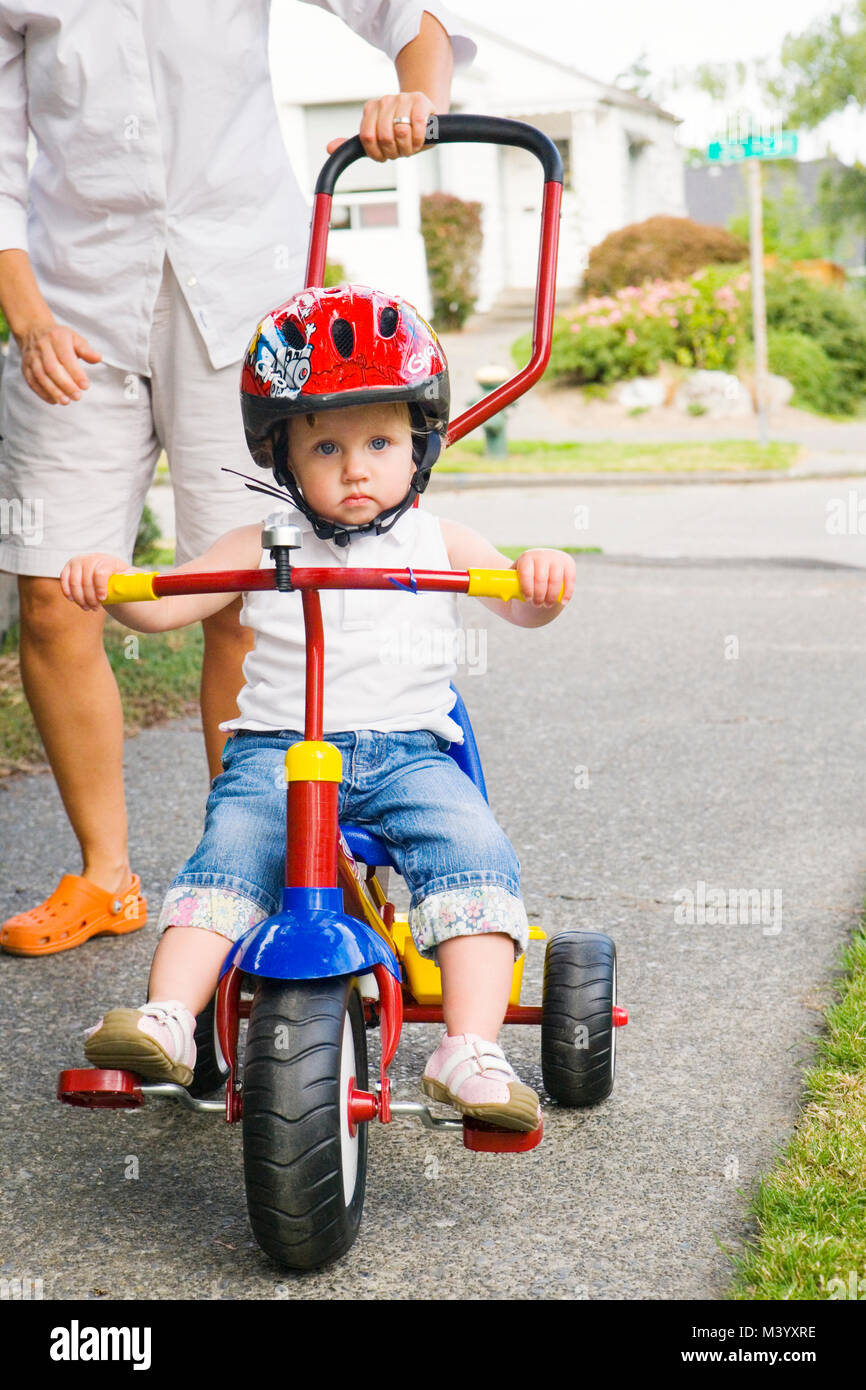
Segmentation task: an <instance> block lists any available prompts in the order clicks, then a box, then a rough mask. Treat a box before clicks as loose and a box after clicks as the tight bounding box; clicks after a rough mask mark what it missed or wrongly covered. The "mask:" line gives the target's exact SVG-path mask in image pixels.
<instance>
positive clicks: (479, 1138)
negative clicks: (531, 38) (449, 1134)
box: [463, 1115, 544, 1154]
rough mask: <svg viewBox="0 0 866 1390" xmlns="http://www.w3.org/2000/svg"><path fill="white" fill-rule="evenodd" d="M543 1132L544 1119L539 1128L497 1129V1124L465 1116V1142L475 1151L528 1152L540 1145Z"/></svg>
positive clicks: (468, 1147) (540, 1121) (539, 1123)
mask: <svg viewBox="0 0 866 1390" xmlns="http://www.w3.org/2000/svg"><path fill="white" fill-rule="evenodd" d="M543 1133H544V1121H543V1120H539V1122H538V1128H537V1129H530V1130H525V1129H497V1128H496V1126H495V1125H488V1124H485V1122H484V1120H473V1119H471V1118H470V1116H469V1115H464V1116H463V1143H464V1144H465V1146H466V1148H467V1149H472V1150H473V1151H474V1152H475V1153H498V1154H522V1153H526V1152H527V1150H529V1149H535V1148H537V1147H538V1145H539V1144H540V1143H541V1137H542V1135H543Z"/></svg>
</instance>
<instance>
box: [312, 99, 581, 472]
mask: <svg viewBox="0 0 866 1390" xmlns="http://www.w3.org/2000/svg"><path fill="white" fill-rule="evenodd" d="M426 136H427V147H428V148H429V147H430V146H432V145H447V144H466V143H473V142H477V143H479V144H489V145H515V146H518V147H519V148H520V149H524V150H529V152H530V153H531V154H534V155H535V156H536V158H537V159H538V160H540V162H541V167H542V171H543V174H544V197H543V201H542V207H541V233H540V237H539V244H538V270H537V274H536V283H535V310H534V314H533V320H532V355H531V357H530V359H529V362H528V363H527V365H526V366H525V367H524V368H523V370H522V371H520V372H518V373H516V374H515V375H514V376H513V377H510V378H509V380H508V381H505V382H503V383H502V385H501V386H497V388H496V390H495V391H491V392H489V394H488V395H486V396H483V397H482V399H481V400H480V401H477V402H476V403H475V405H472V406H470V407H469V409H468V410H465V411H464V412H463V414H462V415H458V416H457V419H456V420H452V421H451V423H450V425H449V426H448V435H447V438H446V440H445V447H446V448H447V447H448V445H449V444H454V443H456V441H457V440H458V439H462V438H463V436H464V435H465V434H468V433H469V432H470V430H474V429H477V428H478V426H479V425H483V424H484V422H485V420H489V419H490V417H491V415H495V414H496V413H497V412H498V411H500V410H502V409H504V407H505V406H507V405H510V404H511V402H512V401H514V400H516V399H517V397H518V396H522V395H523V393H524V391H528V390H529V388H530V386H533V385H534V384H535V382H536V381H537V380H538V378H539V377H540V376H541V374H542V372H543V371H544V369H545V367H546V366H547V362H548V359H549V357H550V344H551V338H552V334H553V306H554V299H555V295H556V258H557V252H558V248H559V206H560V202H561V199H562V160H561V159H560V157H559V151H558V150H557V148H556V146H555V145H554V143H553V141H552V140H551V139H550V138H549V137H548V136H547V135H544V134H543V132H542V131H540V130H537V129H536V127H535V126H532V125H528V124H527V123H526V122H525V121H510V120H506V119H505V118H504V117H501V116H471V115H462V114H461V115H457V116H435V115H434V116H430V117H429V119H428V121H427V132H426ZM363 156H364V146H363V145H362V144H361V138H360V136H358V135H353V136H352V138H351V139H350V140H345V141H344V142H343V144H342V145H340V146H339V147H338V149H336V150H335V151H334V153H333V154H332V155H331V156H330V158H329V159H328V160H327V161H326V163H325V164H324V165H323V166H322V170H321V173H320V174H319V177H318V180H317V182H316V192H315V199H314V202H313V218H312V222H311V225H310V249H309V254H308V257H307V272H306V277H305V281H304V283H305V285H306V287H307V288H308V289H309V288H311V287H313V286H317V285H321V283H322V281H323V279H324V276H325V253H326V250H327V245H328V226H329V223H330V220H331V198H332V195H333V192H334V186H335V184H336V182H337V179H338V178H339V176H340V174H341V173H343V171H344V170H345V169H348V167H349V165H350V164H354V162H355V161H356V160H357V159H361V158H362V157H363Z"/></svg>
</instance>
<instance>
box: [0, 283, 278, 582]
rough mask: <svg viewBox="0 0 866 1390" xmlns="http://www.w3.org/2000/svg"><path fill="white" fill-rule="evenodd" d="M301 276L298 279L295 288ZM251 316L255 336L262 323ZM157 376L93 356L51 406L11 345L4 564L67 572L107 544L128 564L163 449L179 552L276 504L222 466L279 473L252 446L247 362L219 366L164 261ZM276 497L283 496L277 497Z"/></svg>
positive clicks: (154, 342)
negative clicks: (79, 382)
mask: <svg viewBox="0 0 866 1390" xmlns="http://www.w3.org/2000/svg"><path fill="white" fill-rule="evenodd" d="M296 288H298V287H297V286H294V285H287V287H286V294H287V295H288V294H290V293H291V292H292V291H293V290H294V289H296ZM255 326H256V325H255V322H254V321H253V320H252V318H251V320H250V337H252V335H253V332H254V330H255ZM149 361H150V369H151V376H150V377H140V376H137V375H136V374H135V373H132V372H125V371H122V370H121V369H120V368H119V367H110V366H107V365H106V364H105V363H103V362H99V363H97V364H96V365H95V366H91V365H90V364H89V363H83V364H82V365H83V366H84V369H85V371H86V372H87V375H88V377H89V379H90V388H89V390H87V391H85V392H84V393H83V395H82V397H81V399H80V400H79V401H73V402H72V403H71V404H70V405H66V406H61V405H48V404H46V402H45V401H42V400H40V399H39V397H38V396H37V395H36V394H35V393H34V392H33V391H31V389H30V387H29V386H28V385H27V383H26V382H25V381H24V378H23V377H22V375H21V359H20V355H19V353H18V350H17V348H16V346H15V344H14V342H13V343H12V344H11V345H10V350H9V356H8V358H7V361H6V369H5V371H4V373H3V379H2V386H0V435H2V436H3V441H2V444H0V569H2V570H9V571H11V572H12V573H13V574H28V575H42V576H46V577H56V576H58V575H59V574H60V571H61V570H62V569H63V566H64V565H65V564H66V562H67V560H69V559H70V558H71V557H72V556H73V555H83V554H88V553H89V552H91V551H105V552H107V553H109V554H112V555H117V556H119V557H121V558H123V559H124V560H126V561H127V562H128V563H131V561H132V550H133V546H134V544H135V537H136V533H137V531H138V524H139V521H140V519H141V512H142V508H143V506H144V502H145V499H146V496H147V491H148V488H149V487H150V485H151V482H152V480H153V475H154V471H155V468H156V462H157V459H158V458H159V455H160V452H161V451H162V449H163V448H164V449H165V451H166V454H167V455H168V460H169V467H170V469H171V480H172V486H173V490H174V505H175V521H176V527H175V530H176V540H177V552H176V556H175V563H176V564H178V565H180V564H183V563H184V562H185V561H187V560H191V559H194V558H195V557H196V556H197V555H201V554H202V552H203V551H205V550H207V548H208V547H209V546H210V545H212V544H213V542H214V541H215V540H217V538H218V537H219V536H222V535H224V534H225V533H226V532H227V531H231V530H233V529H234V528H235V527H237V526H244V525H247V524H248V523H250V522H254V521H259V520H261V518H262V517H263V516H264V515H265V514H266V513H267V512H268V511H269V510H270V509H271V508H270V505H269V504H268V502H267V499H266V498H264V497H262V495H261V493H256V492H250V491H249V490H248V489H247V488H246V487H245V486H244V484H243V482H242V481H241V479H240V478H236V477H233V476H232V475H231V474H228V473H221V472H220V469H221V468H223V467H225V468H236V469H238V470H239V471H240V472H242V473H246V474H248V475H249V476H250V477H256V478H260V479H261V481H262V482H271V481H272V479H271V478H270V475H266V474H265V473H264V472H263V471H262V470H261V469H259V468H257V466H256V465H255V464H254V463H253V461H252V459H251V458H250V455H249V453H248V451H247V447H246V442H245V439H244V431H243V423H242V420H241V410H240V400H239V395H238V391H239V387H240V373H241V364H240V361H239V362H238V363H237V364H235V365H233V366H230V367H224V368H222V369H221V370H220V371H215V370H214V369H213V367H212V366H211V365H210V361H209V359H208V356H207V351H206V349H205V345H204V342H203V341H202V338H201V335H200V334H199V332H198V330H197V328H196V326H195V321H194V320H193V318H192V315H191V314H190V311H189V308H188V307H187V303H186V300H185V299H184V297H183V294H182V292H181V290H180V287H179V286H178V284H177V281H176V279H175V276H174V273H173V271H172V270H171V267H170V266H169V263H168V261H166V263H165V269H164V273H163V278H162V284H161V286H160V291H159V296H158V298H157V302H156V308H155V310H154V317H153V327H152V331H151V338H150V356H149ZM271 505H272V504H271Z"/></svg>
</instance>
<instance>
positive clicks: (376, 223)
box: [358, 203, 397, 227]
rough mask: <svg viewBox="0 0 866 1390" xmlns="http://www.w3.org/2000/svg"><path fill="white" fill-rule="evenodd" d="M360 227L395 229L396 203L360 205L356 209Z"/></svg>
mask: <svg viewBox="0 0 866 1390" xmlns="http://www.w3.org/2000/svg"><path fill="white" fill-rule="evenodd" d="M358 210H359V212H360V214H361V226H362V227H396V226H397V204H396V203H362V204H361V206H360V208H359V209H358Z"/></svg>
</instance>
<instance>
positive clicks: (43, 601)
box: [0, 346, 158, 955]
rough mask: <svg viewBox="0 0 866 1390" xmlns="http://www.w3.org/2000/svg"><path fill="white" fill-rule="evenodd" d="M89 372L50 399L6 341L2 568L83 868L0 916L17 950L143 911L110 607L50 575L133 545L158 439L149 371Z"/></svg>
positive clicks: (1, 933)
mask: <svg viewBox="0 0 866 1390" xmlns="http://www.w3.org/2000/svg"><path fill="white" fill-rule="evenodd" d="M89 375H90V379H91V386H90V390H89V391H88V392H87V393H86V394H85V396H84V397H83V398H82V400H81V401H78V402H75V403H73V404H71V405H69V406H67V407H61V406H49V405H47V404H45V403H44V402H42V401H40V400H39V399H38V398H37V397H36V396H35V395H34V394H33V392H32V391H30V389H29V387H28V386H27V385H26V383H25V382H24V380H23V377H22V375H21V369H20V356H19V354H18V352H17V349H15V348H14V346H13V347H12V348H10V353H9V359H8V361H7V365H6V370H5V372H4V379H3V391H2V411H0V434H2V435H3V444H2V449H0V493H2V495H3V496H5V497H8V498H9V499H10V516H14V517H15V518H16V519H17V518H18V517H20V524H19V525H17V526H16V527H11V528H10V529H9V531H8V532H7V533H5V534H4V535H2V536H0V568H2V569H6V570H9V571H10V572H12V573H14V574H17V575H18V576H19V592H20V596H21V642H20V648H21V673H22V681H23V684H24V690H25V693H26V695H27V699H28V702H29V704H30V706H31V709H32V711H33V716H34V719H35V721H36V725H37V728H38V729H39V732H40V735H41V737H42V740H43V743H44V745H45V750H46V754H47V756H48V760H49V762H50V763H51V766H52V771H53V772H54V773H55V776H56V778H57V782H58V787H59V789H60V793H61V796H62V799H63V803H64V806H65V808H66V811H67V813H68V815H69V818H70V821H71V823H72V826H73V829H74V831H75V834H76V836H77V837H78V839H79V842H80V845H81V855H82V875H81V876H77V875H74V874H72V875H65V876H64V878H63V879H62V880H61V883H60V885H59V887H58V889H56V890H55V891H54V892H53V893H52V894H51V895H50V896H49V897H48V898H47V899H46V900H45V902H43V903H41V904H40V905H39V906H38V907H36V908H33V909H29V910H28V911H25V912H21V913H18V914H16V916H14V917H12V918H10V919H9V920H8V921H7V922H5V923H3V924H2V927H0V945H2V946H3V947H4V949H6V950H8V951H13V952H17V953H19V954H24V955H32V954H35V955H42V954H51V953H52V952H53V951H55V950H68V949H70V948H71V947H72V946H76V945H78V944H80V942H81V941H83V940H86V939H87V938H88V936H90V935H93V934H98V933H102V932H103V931H110V932H112V933H119V932H125V931H132V930H135V929H137V928H138V927H140V926H143V925H144V922H145V920H146V905H145V903H144V900H143V899H142V898H141V897H140V896H139V891H138V890H139V889H140V884H139V883H138V880H137V879H136V878H135V877H134V876H133V877H132V878H131V877H130V872H129V865H128V861H127V848H126V829H127V827H126V814H125V810H124V798H123V780H122V778H123V763H122V729H123V725H122V714H121V705H120V696H119V693H118V690H117V686H116V683H115V680H114V676H113V675H112V672H111V669H110V666H109V664H108V661H107V658H106V656H105V653H104V651H103V649H102V627H103V622H104V618H103V617H102V615H100V614H92V613H83V612H81V610H79V609H77V608H76V607H75V606H74V605H73V604H72V603H70V602H69V600H67V599H65V598H64V597H63V594H62V592H61V590H60V585H59V582H58V576H59V575H60V572H61V570H62V568H63V566H64V564H65V563H66V561H67V560H68V559H70V558H71V556H73V555H76V554H84V553H88V552H91V551H103V552H106V553H108V554H114V555H117V556H118V557H119V558H120V559H122V560H128V559H129V558H131V555H132V547H133V542H134V539H135V534H136V527H137V524H138V518H139V516H140V514H141V505H142V502H143V500H144V496H145V494H146V491H147V487H148V484H149V481H150V478H151V476H152V473H153V467H154V464H155V462H156V454H157V452H158V447H157V444H156V440H155V437H154V434H153V425H152V422H151V418H150V400H149V391H148V388H147V383H139V382H138V378H129V377H128V376H127V375H126V374H124V373H123V372H122V371H121V370H120V369H118V368H114V367H110V366H107V365H106V364H104V363H98V364H95V365H94V366H93V367H92V368H91V369H90V373H89ZM131 381H132V382H135V383H138V385H139V386H140V388H141V389H137V390H136V391H132V390H131V389H130V382H131Z"/></svg>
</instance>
